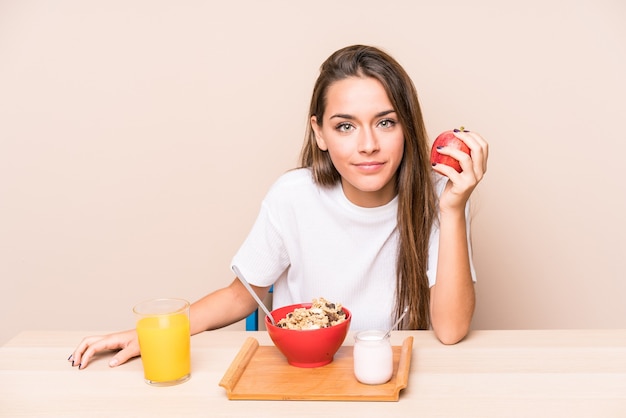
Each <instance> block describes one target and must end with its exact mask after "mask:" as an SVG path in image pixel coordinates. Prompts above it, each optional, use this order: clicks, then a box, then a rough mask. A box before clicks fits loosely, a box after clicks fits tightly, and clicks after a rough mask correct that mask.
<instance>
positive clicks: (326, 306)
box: [276, 298, 346, 330]
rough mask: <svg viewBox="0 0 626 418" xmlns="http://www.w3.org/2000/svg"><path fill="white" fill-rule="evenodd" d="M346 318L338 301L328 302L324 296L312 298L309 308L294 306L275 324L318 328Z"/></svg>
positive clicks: (293, 327)
mask: <svg viewBox="0 0 626 418" xmlns="http://www.w3.org/2000/svg"><path fill="white" fill-rule="evenodd" d="M345 320H346V313H345V312H344V311H343V309H342V306H341V304H340V303H333V302H329V301H327V300H326V299H324V298H319V299H313V303H312V304H311V307H310V308H296V309H295V310H294V311H293V312H289V313H288V314H287V316H286V317H285V318H283V319H281V320H280V321H278V323H277V324H276V325H277V326H279V327H281V328H287V329H298V330H306V329H320V328H328V327H332V326H333V325H337V324H339V323H341V322H343V321H345Z"/></svg>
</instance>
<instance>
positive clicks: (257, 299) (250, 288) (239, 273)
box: [233, 266, 276, 325]
mask: <svg viewBox="0 0 626 418" xmlns="http://www.w3.org/2000/svg"><path fill="white" fill-rule="evenodd" d="M233 271H234V272H235V274H236V275H237V277H238V278H239V280H241V283H243V285H244V286H245V287H246V289H248V292H250V294H251V295H252V297H253V298H254V300H256V303H258V304H259V306H260V307H261V309H263V312H265V315H267V317H268V318H269V319H270V322H271V323H272V325H276V321H274V317H273V316H272V314H271V312H270V311H269V309H267V307H266V306H265V304H264V303H263V301H262V300H261V299H260V298H259V297H258V296H257V294H256V292H255V291H254V289H252V287H251V286H250V283H248V281H247V280H246V279H245V277H243V275H242V274H241V271H239V268H237V266H233Z"/></svg>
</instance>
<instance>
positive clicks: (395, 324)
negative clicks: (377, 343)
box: [383, 306, 409, 340]
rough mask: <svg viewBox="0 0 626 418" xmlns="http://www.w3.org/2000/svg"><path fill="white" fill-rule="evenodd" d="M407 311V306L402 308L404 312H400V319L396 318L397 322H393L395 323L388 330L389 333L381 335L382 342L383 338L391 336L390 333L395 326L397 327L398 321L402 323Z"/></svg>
mask: <svg viewBox="0 0 626 418" xmlns="http://www.w3.org/2000/svg"><path fill="white" fill-rule="evenodd" d="M408 311H409V307H408V306H405V307H404V311H402V315H400V318H398V320H397V321H396V322H395V323H394V324H393V325H392V326H391V328H389V331H387V332H386V333H385V335H383V340H384V339H385V338H387V337H388V336H389V335H391V331H392V330H393V329H395V327H397V326H398V324H399V323H400V321H402V320H403V319H404V317H405V316H406V313H407V312H408Z"/></svg>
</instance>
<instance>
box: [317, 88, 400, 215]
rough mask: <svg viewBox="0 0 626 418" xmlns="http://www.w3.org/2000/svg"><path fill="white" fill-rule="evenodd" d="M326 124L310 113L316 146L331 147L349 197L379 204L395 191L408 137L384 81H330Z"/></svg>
mask: <svg viewBox="0 0 626 418" xmlns="http://www.w3.org/2000/svg"><path fill="white" fill-rule="evenodd" d="M326 99H327V103H326V111H325V112H324V116H323V121H321V122H322V124H321V125H322V126H321V127H320V125H318V123H317V118H316V117H315V116H312V117H311V125H312V127H313V131H314V132H315V139H316V141H317V146H318V147H319V148H320V149H321V150H322V151H328V153H329V155H330V159H331V160H332V162H333V165H334V166H335V168H336V169H337V171H338V172H339V174H340V175H341V184H342V186H343V191H344V194H345V195H346V197H347V198H348V199H349V200H350V201H351V202H352V203H354V204H355V205H358V206H362V207H376V206H382V205H384V204H386V203H389V201H391V200H392V199H393V198H394V196H395V195H396V187H395V179H396V173H397V171H398V167H399V166H400V162H401V161H402V154H403V150H404V135H403V134H402V127H401V126H400V122H399V120H398V116H397V114H396V112H395V110H394V108H393V106H392V105H391V101H390V100H389V98H388V97H387V93H386V92H385V89H384V88H383V85H382V84H381V83H380V82H379V81H378V80H376V79H374V78H371V77H349V78H346V79H343V80H340V81H337V82H335V83H333V84H331V85H330V87H329V88H328V91H327V94H326Z"/></svg>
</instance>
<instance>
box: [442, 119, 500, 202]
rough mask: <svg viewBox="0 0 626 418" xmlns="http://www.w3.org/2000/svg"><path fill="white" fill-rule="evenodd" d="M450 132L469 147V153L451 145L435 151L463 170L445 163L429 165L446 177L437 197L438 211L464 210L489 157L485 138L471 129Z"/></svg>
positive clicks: (482, 175) (485, 170)
mask: <svg viewBox="0 0 626 418" xmlns="http://www.w3.org/2000/svg"><path fill="white" fill-rule="evenodd" d="M454 135H455V136H456V137H457V138H459V139H460V140H461V141H463V142H464V143H465V144H466V145H467V146H468V147H469V149H470V152H471V153H470V155H468V154H466V153H465V152H463V151H461V150H458V149H454V148H453V147H443V148H440V149H439V150H438V151H439V153H441V154H444V155H449V156H450V157H452V158H455V159H457V160H458V161H459V164H460V165H461V169H462V170H463V171H462V172H461V173H459V172H457V171H456V170H455V169H454V168H452V167H450V166H447V165H445V164H436V165H434V166H433V170H435V171H436V172H438V173H439V174H441V175H443V176H446V177H448V179H449V180H450V181H448V183H447V184H446V187H445V189H444V191H443V193H442V194H441V196H440V198H439V210H440V211H442V212H443V211H447V210H464V208H465V204H466V203H467V200H468V199H469V197H470V195H471V194H472V192H473V191H474V189H475V188H476V186H477V185H478V183H479V182H480V181H481V180H482V179H483V177H484V175H485V173H486V172H487V158H488V156H489V144H487V141H485V139H484V138H483V137H482V136H480V135H479V134H477V133H475V132H469V131H459V132H455V133H454Z"/></svg>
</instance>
